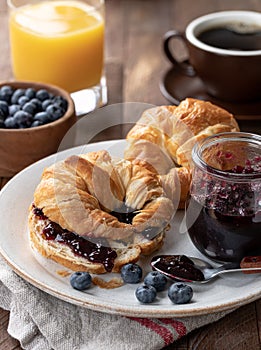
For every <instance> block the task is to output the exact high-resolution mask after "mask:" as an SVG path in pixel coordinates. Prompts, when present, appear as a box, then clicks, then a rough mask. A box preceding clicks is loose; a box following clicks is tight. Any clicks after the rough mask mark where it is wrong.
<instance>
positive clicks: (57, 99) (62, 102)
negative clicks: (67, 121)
mask: <svg viewBox="0 0 261 350" xmlns="http://www.w3.org/2000/svg"><path fill="white" fill-rule="evenodd" d="M53 103H54V104H56V105H57V106H59V107H61V108H62V109H63V110H64V111H66V110H67V108H68V102H67V100H66V99H65V98H63V97H62V96H55V97H54V98H53Z"/></svg>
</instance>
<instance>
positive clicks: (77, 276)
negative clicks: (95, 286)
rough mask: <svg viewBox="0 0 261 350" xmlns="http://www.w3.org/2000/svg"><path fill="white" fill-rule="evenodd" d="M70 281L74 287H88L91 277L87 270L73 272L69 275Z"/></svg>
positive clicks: (80, 288)
mask: <svg viewBox="0 0 261 350" xmlns="http://www.w3.org/2000/svg"><path fill="white" fill-rule="evenodd" d="M70 283H71V286H72V287H73V288H74V289H78V290H84V289H87V288H89V287H90V285H91V283H92V277H91V275H90V274H89V273H88V272H81V271H79V272H74V273H73V274H72V275H71V277H70Z"/></svg>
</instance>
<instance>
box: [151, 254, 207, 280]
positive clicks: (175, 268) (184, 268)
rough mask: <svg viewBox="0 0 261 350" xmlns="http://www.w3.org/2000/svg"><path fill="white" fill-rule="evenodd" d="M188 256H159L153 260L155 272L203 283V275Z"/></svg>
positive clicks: (152, 264)
mask: <svg viewBox="0 0 261 350" xmlns="http://www.w3.org/2000/svg"><path fill="white" fill-rule="evenodd" d="M194 265H195V264H194V262H193V261H192V260H191V259H189V258H188V257H187V256H186V255H158V256H155V257H154V258H153V259H152V260H151V266H152V268H153V269H155V270H159V271H164V272H165V273H166V274H167V275H169V276H173V277H175V276H176V277H179V278H182V279H184V280H190V281H203V280H204V279H205V278H204V275H203V273H202V272H201V271H200V270H199V269H198V268H196V267H195V266H194Z"/></svg>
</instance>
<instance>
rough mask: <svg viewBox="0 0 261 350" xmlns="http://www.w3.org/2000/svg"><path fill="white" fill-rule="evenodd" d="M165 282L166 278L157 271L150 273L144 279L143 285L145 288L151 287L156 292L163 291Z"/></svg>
mask: <svg viewBox="0 0 261 350" xmlns="http://www.w3.org/2000/svg"><path fill="white" fill-rule="evenodd" d="M167 282H168V280H167V277H166V276H164V275H163V274H162V273H160V272H159V271H151V272H149V273H148V274H147V275H146V276H145V278H144V284H145V285H146V286H153V287H154V288H155V289H156V291H157V292H161V291H163V290H164V289H165V287H166V285H167Z"/></svg>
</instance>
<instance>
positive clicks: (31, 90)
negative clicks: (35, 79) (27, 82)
mask: <svg viewBox="0 0 261 350" xmlns="http://www.w3.org/2000/svg"><path fill="white" fill-rule="evenodd" d="M24 94H25V96H26V97H28V98H29V99H30V100H31V99H32V98H34V97H35V89H34V88H27V89H26V90H25V92H24Z"/></svg>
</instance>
